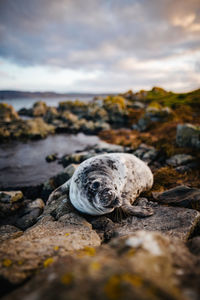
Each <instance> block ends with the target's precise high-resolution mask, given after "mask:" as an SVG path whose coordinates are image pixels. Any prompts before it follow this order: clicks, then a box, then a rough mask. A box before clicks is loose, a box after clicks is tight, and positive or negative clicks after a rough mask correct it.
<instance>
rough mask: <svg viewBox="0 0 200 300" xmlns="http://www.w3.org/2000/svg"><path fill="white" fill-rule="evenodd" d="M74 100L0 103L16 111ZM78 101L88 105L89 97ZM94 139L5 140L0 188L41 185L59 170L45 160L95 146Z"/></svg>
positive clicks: (1, 149) (58, 136) (64, 136)
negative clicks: (6, 141)
mask: <svg viewBox="0 0 200 300" xmlns="http://www.w3.org/2000/svg"><path fill="white" fill-rule="evenodd" d="M76 99H77V97H73V96H72V97H70V98H66V97H57V98H47V97H45V98H43V99H39V98H21V99H20V98H16V99H14V98H13V99H4V100H0V102H6V103H8V104H11V105H12V106H13V107H14V108H15V110H16V111H18V110H20V109H21V108H23V107H25V108H31V107H32V105H33V104H34V103H35V102H36V101H39V100H42V101H44V102H46V104H47V105H48V106H58V104H59V102H61V101H66V100H72V101H74V100H76ZM78 99H79V100H81V101H85V102H89V101H91V100H92V96H91V97H89V96H84V95H83V96H80V97H78ZM99 141H100V139H99V138H98V137H97V136H86V135H85V134H83V133H78V134H56V135H50V136H48V137H47V138H45V139H43V140H36V141H27V142H22V141H9V142H8V143H2V144H1V143H0V189H2V190H4V189H6V190H7V189H9V187H11V188H12V189H13V188H15V187H16V188H18V187H20V186H21V187H24V186H31V185H37V184H41V183H44V182H45V181H46V180H48V179H49V178H50V177H52V176H54V175H56V174H58V173H59V172H61V171H62V170H63V167H62V165H61V164H58V162H57V161H55V162H52V163H47V162H46V160H45V157H46V156H47V155H49V154H52V153H57V154H58V156H59V157H61V156H62V155H64V154H70V153H74V152H76V151H81V150H83V149H84V148H86V147H88V146H93V145H96V144H98V142H99Z"/></svg>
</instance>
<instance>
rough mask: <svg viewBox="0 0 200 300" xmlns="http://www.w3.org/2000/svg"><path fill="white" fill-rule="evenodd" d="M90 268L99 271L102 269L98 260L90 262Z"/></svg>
mask: <svg viewBox="0 0 200 300" xmlns="http://www.w3.org/2000/svg"><path fill="white" fill-rule="evenodd" d="M90 269H91V270H92V271H99V270H100V269H101V265H100V263H99V262H98V261H93V262H92V263H91V264H90Z"/></svg>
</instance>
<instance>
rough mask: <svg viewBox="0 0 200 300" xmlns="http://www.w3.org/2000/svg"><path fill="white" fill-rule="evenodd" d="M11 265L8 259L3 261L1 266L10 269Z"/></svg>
mask: <svg viewBox="0 0 200 300" xmlns="http://www.w3.org/2000/svg"><path fill="white" fill-rule="evenodd" d="M11 265H12V261H11V260H10V259H4V260H3V266H4V267H10V266H11Z"/></svg>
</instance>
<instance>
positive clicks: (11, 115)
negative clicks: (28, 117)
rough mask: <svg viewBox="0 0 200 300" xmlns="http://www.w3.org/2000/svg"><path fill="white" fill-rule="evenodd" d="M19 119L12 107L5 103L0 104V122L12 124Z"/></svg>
mask: <svg viewBox="0 0 200 300" xmlns="http://www.w3.org/2000/svg"><path fill="white" fill-rule="evenodd" d="M18 119H19V115H18V113H17V112H16V111H15V110H14V108H13V107H12V105H9V104H7V103H3V102H2V103H0V120H1V122H12V121H15V120H18Z"/></svg>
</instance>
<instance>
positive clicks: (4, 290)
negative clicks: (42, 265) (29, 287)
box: [0, 275, 31, 298]
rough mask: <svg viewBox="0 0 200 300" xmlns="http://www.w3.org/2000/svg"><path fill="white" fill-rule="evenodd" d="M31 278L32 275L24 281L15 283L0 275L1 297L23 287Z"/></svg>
mask: <svg viewBox="0 0 200 300" xmlns="http://www.w3.org/2000/svg"><path fill="white" fill-rule="evenodd" d="M30 279H31V277H30V278H27V279H26V280H24V281H23V282H21V283H19V284H13V283H11V282H10V281H9V280H7V279H6V278H4V277H3V276H1V275H0V298H1V297H3V296H6V295H8V294H10V293H11V292H13V291H14V290H16V289H18V288H20V287H22V286H23V285H25V284H26V283H27V282H28V281H29V280H30Z"/></svg>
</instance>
